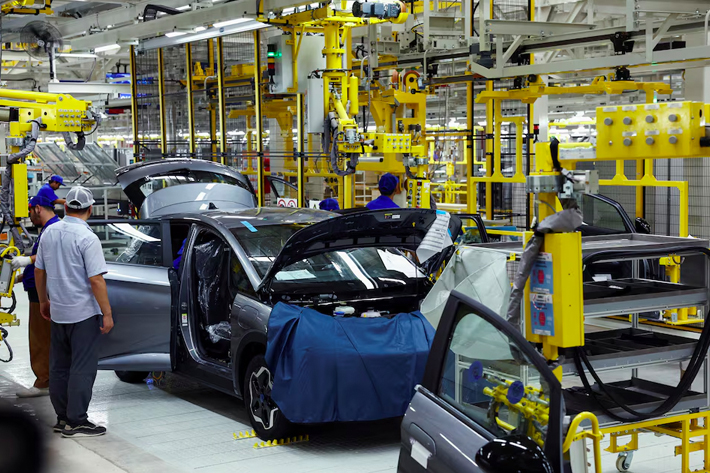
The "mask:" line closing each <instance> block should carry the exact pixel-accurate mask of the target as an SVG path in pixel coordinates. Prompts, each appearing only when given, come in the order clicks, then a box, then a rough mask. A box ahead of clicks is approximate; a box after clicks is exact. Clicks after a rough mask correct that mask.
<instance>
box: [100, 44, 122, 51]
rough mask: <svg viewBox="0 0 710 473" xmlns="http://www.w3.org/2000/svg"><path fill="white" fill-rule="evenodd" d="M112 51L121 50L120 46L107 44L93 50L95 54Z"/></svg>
mask: <svg viewBox="0 0 710 473" xmlns="http://www.w3.org/2000/svg"><path fill="white" fill-rule="evenodd" d="M114 49H121V46H119V45H118V44H107V45H106V46H99V47H98V48H94V52H95V53H103V52H106V51H113V50H114Z"/></svg>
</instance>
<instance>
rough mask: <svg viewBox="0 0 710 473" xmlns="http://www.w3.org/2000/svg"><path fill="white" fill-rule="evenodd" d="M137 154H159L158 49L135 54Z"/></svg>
mask: <svg viewBox="0 0 710 473" xmlns="http://www.w3.org/2000/svg"><path fill="white" fill-rule="evenodd" d="M135 62H136V78H135V81H136V92H137V95H136V106H137V108H136V110H135V111H134V112H133V113H135V114H136V115H137V118H138V120H137V123H138V128H137V130H136V135H137V143H136V146H137V147H138V149H137V150H136V152H137V154H141V155H151V154H160V152H161V149H160V113H161V110H160V95H159V86H158V81H159V77H158V50H150V51H144V52H141V53H139V54H137V55H136V57H135Z"/></svg>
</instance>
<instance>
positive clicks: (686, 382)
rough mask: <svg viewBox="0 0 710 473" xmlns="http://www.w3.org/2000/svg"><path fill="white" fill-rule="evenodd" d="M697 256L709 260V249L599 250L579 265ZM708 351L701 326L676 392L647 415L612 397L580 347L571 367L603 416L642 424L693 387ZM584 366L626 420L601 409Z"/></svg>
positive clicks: (709, 342)
mask: <svg viewBox="0 0 710 473" xmlns="http://www.w3.org/2000/svg"><path fill="white" fill-rule="evenodd" d="M688 253H691V254H697V253H702V254H703V255H705V256H706V257H708V258H710V250H709V249H707V248H705V247H704V246H694V247H682V246H678V247H670V248H663V249H658V250H654V251H650V252H649V251H643V250H607V251H599V252H597V253H592V254H590V255H587V256H586V257H584V258H583V259H582V262H583V264H589V263H592V262H595V261H600V260H606V259H610V258H628V257H630V256H631V257H635V256H664V255H669V254H676V255H680V254H688ZM709 348H710V324H705V325H704V327H703V331H702V333H701V334H700V338H699V339H698V343H697V344H696V345H695V350H693V355H692V356H691V358H690V362H689V364H688V368H687V369H686V370H685V373H684V374H683V377H682V378H681V380H680V383H678V386H677V387H676V390H675V391H674V392H673V393H672V394H671V395H670V396H668V398H666V400H665V401H663V403H662V404H661V405H660V406H658V407H657V408H655V409H654V410H652V411H651V412H647V413H645V412H639V411H636V410H634V409H632V408H630V407H629V406H627V405H626V404H624V402H623V401H622V400H621V399H619V398H618V397H617V396H616V394H614V393H613V392H612V391H611V389H609V388H608V387H607V386H606V384H604V382H603V381H602V380H601V378H599V375H598V374H597V372H596V371H595V370H594V368H593V367H592V364H591V363H590V361H589V358H588V357H587V353H586V352H585V351H584V348H583V347H577V348H576V349H575V351H574V365H575V368H576V369H577V374H578V375H579V377H580V379H581V380H582V384H583V385H584V388H585V389H586V390H587V392H588V393H589V395H590V396H591V398H592V399H593V400H594V401H595V402H596V403H597V405H598V406H599V407H600V408H601V410H602V411H604V413H606V414H607V415H608V416H609V417H611V418H612V419H615V420H617V421H621V422H638V421H643V420H647V419H652V418H654V417H660V416H662V415H665V414H667V413H668V412H670V410H671V409H673V408H674V407H675V406H676V405H677V404H678V402H680V400H681V399H682V398H683V396H685V394H686V393H687V392H688V390H689V389H690V387H691V385H692V384H693V381H695V378H696V377H697V375H698V372H699V371H700V369H701V368H702V366H703V363H704V362H705V357H706V355H707V352H708V349H709ZM582 364H584V366H586V368H587V371H589V373H590V374H591V375H592V377H593V378H594V381H595V382H596V383H597V385H598V386H599V389H600V390H601V391H602V392H603V393H604V394H605V395H606V396H607V397H608V398H609V399H610V400H611V401H612V402H613V403H614V404H616V405H617V406H618V407H619V408H621V409H622V410H624V411H625V412H627V413H628V414H629V417H624V416H620V415H618V414H615V413H613V412H611V410H610V409H609V408H607V407H606V406H604V405H603V404H602V402H601V400H600V399H599V397H598V394H597V393H596V392H594V390H593V389H592V387H591V385H590V383H589V379H588V378H587V375H586V373H585V372H584V367H583V366H582Z"/></svg>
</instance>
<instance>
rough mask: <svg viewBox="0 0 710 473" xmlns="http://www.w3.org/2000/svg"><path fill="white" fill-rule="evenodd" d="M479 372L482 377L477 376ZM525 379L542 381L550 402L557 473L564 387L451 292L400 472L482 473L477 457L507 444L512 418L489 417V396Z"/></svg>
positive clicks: (510, 330) (509, 330)
mask: <svg viewBox="0 0 710 473" xmlns="http://www.w3.org/2000/svg"><path fill="white" fill-rule="evenodd" d="M523 366H527V368H526V370H523V368H522V367H523ZM477 371H478V372H479V374H475V373H476V372H477ZM528 372H535V374H536V375H537V376H538V378H537V379H541V380H543V381H544V382H543V383H542V385H540V387H539V389H540V393H541V395H544V396H547V397H548V405H549V412H550V421H549V423H548V425H547V426H546V431H545V432H546V433H545V435H544V436H543V438H544V439H545V454H546V456H547V457H548V459H549V460H550V462H551V463H552V464H553V465H554V469H555V471H556V472H557V473H560V472H561V471H562V458H561V448H560V447H561V438H562V435H561V430H562V423H561V418H562V394H561V386H560V384H559V381H557V380H556V378H555V377H554V375H553V374H552V372H551V371H550V369H549V368H548V367H547V364H546V362H545V360H544V359H543V358H542V357H541V356H540V355H539V354H538V353H537V352H536V351H535V350H534V349H533V348H532V347H531V346H530V344H529V343H527V341H526V340H525V339H524V337H522V335H521V334H520V333H519V332H518V331H517V329H515V328H514V327H512V326H511V325H510V324H508V323H507V322H506V321H505V320H503V319H502V318H501V317H500V316H499V315H497V314H495V313H493V312H491V311H490V310H489V309H487V308H486V307H484V306H483V305H481V304H480V303H478V302H476V301H473V300H472V299H470V298H468V297H466V296H464V295H462V294H460V293H458V292H456V291H453V292H452V294H451V296H450V298H449V301H448V302H447V305H446V308H445V309H444V313H443V314H442V318H441V321H440V323H439V327H438V329H437V333H436V337H435V338H434V341H433V344H432V349H431V352H430V354H429V359H428V361H427V367H426V372H425V375H424V379H423V381H422V386H418V387H417V392H416V394H415V396H414V399H413V400H412V403H411V404H410V408H409V409H408V410H407V413H406V414H405V417H404V420H403V422H402V448H401V452H400V463H399V467H398V472H399V473H414V472H420V471H427V472H432V473H439V472H442V473H443V472H449V471H456V472H460V473H468V472H470V473H479V472H481V471H482V470H481V469H480V468H479V467H478V466H477V465H476V463H475V458H476V454H477V452H478V451H479V449H480V448H481V447H483V446H484V445H486V444H487V443H488V442H490V441H492V440H494V439H496V438H502V437H503V436H505V435H506V431H510V430H509V429H510V428H511V427H507V428H504V425H507V424H506V422H509V421H511V417H510V414H508V415H507V417H506V414H507V413H506V412H505V409H503V410H500V412H499V409H500V405H498V407H497V408H495V409H496V410H494V411H493V412H494V413H495V414H494V415H493V417H491V410H490V409H491V408H493V407H492V406H494V405H495V403H494V397H493V396H494V389H492V388H495V387H496V386H505V385H506V384H505V383H506V382H511V381H512V380H514V379H520V380H524V379H527V376H528V374H527V373H528ZM523 373H526V374H525V378H523ZM516 376H517V377H516ZM532 379H533V381H524V386H525V387H526V389H527V386H530V387H534V386H535V383H537V382H538V381H534V379H536V376H532ZM501 416H503V417H501ZM512 418H513V419H515V415H513V417H512ZM499 420H502V421H503V423H500V422H499ZM518 420H519V419H518ZM511 423H513V422H511ZM516 425H517V424H514V425H513V427H516ZM523 425H526V424H523ZM527 425H530V424H527ZM528 428H529V427H528ZM535 432H536V435H537V433H539V431H537V430H536V431H535Z"/></svg>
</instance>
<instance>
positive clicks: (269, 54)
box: [266, 52, 274, 57]
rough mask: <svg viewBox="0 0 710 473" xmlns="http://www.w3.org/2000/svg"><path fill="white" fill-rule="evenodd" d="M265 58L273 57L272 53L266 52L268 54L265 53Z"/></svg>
mask: <svg viewBox="0 0 710 473" xmlns="http://www.w3.org/2000/svg"><path fill="white" fill-rule="evenodd" d="M266 56H267V57H274V53H272V52H268V53H266Z"/></svg>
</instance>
